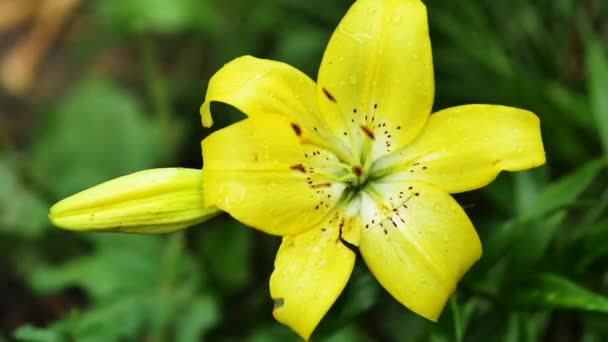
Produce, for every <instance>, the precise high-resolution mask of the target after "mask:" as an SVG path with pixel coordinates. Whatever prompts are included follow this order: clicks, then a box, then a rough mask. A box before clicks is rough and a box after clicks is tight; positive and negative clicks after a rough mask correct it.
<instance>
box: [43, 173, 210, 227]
mask: <svg viewBox="0 0 608 342" xmlns="http://www.w3.org/2000/svg"><path fill="white" fill-rule="evenodd" d="M201 183H202V179H201V171H200V170H196V169H184V168H164V169H151V170H145V171H140V172H136V173H133V174H130V175H127V176H123V177H119V178H116V179H113V180H110V181H108V182H105V183H102V184H100V185H97V186H94V187H92V188H89V189H87V190H84V191H82V192H79V193H77V194H75V195H73V196H70V197H68V198H66V199H64V200H62V201H60V202H58V203H56V204H55V205H54V206H53V207H51V209H50V212H49V218H50V220H51V222H52V223H53V224H54V225H56V226H57V227H61V228H64V229H69V230H75V231H119V232H127V233H167V232H172V231H175V230H179V229H184V228H187V227H189V226H193V225H195V224H198V223H201V222H203V221H205V220H207V219H209V218H211V217H213V216H215V215H217V214H219V213H220V211H219V210H218V209H217V208H215V207H211V208H208V207H205V206H204V203H203V188H202V185H201Z"/></svg>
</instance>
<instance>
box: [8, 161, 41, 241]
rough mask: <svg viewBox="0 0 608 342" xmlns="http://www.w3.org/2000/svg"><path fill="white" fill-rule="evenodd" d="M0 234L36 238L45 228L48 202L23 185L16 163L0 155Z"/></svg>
mask: <svg viewBox="0 0 608 342" xmlns="http://www.w3.org/2000/svg"><path fill="white" fill-rule="evenodd" d="M0 189H2V191H0V234H2V233H10V234H12V235H15V236H19V237H24V238H37V237H40V236H41V235H42V234H44V231H45V230H46V228H47V227H48V225H49V223H48V218H47V208H48V204H47V203H46V202H45V201H43V200H42V199H41V198H40V196H39V195H38V194H37V193H35V192H33V191H32V190H30V189H28V188H27V187H26V186H25V184H23V183H22V182H21V181H20V179H19V175H18V174H17V172H16V171H15V166H14V165H12V164H11V163H9V161H8V160H6V159H4V158H3V157H2V156H1V155H0Z"/></svg>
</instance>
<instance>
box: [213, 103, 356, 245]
mask: <svg viewBox="0 0 608 342" xmlns="http://www.w3.org/2000/svg"><path fill="white" fill-rule="evenodd" d="M202 145H203V186H204V188H205V203H206V204H208V205H215V206H217V207H219V208H221V209H222V210H224V211H226V212H228V213H230V214H231V215H232V216H233V217H234V218H236V219H237V220H239V221H241V222H243V223H245V224H247V225H249V226H252V227H254V228H257V229H260V230H262V231H265V232H267V233H269V234H276V235H291V234H297V233H299V232H302V231H304V230H306V229H309V228H310V227H313V226H314V225H315V224H316V223H318V222H319V221H320V220H321V219H322V218H323V217H324V215H325V214H327V213H328V212H329V211H330V210H332V209H333V208H334V206H335V204H336V203H337V202H338V201H339V200H340V197H341V195H342V192H343V190H344V185H343V184H342V183H338V182H335V181H333V180H331V179H326V178H325V176H324V175H323V174H322V173H319V172H314V168H315V166H314V165H313V164H311V162H310V160H311V158H313V157H314V158H319V159H323V160H325V159H326V158H327V159H329V158H330V157H333V156H331V155H330V154H328V153H326V152H323V151H321V149H317V150H318V151H319V153H318V154H317V153H316V152H315V156H311V155H310V154H306V155H305V152H304V149H303V147H302V146H301V145H300V144H299V142H298V140H297V137H296V134H295V133H294V131H293V129H292V127H291V125H290V123H289V121H288V120H287V119H286V118H285V117H283V116H279V115H273V114H258V115H256V116H252V117H250V118H248V119H245V120H243V121H240V122H238V123H236V124H233V125H231V126H228V127H226V128H224V129H221V130H219V131H217V132H215V133H213V134H211V135H210V136H209V137H207V138H206V139H205V140H203V143H202ZM333 158H335V157H333ZM315 165H316V164H315Z"/></svg>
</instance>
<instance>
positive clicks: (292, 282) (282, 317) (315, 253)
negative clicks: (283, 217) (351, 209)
mask: <svg viewBox="0 0 608 342" xmlns="http://www.w3.org/2000/svg"><path fill="white" fill-rule="evenodd" d="M340 222H342V221H340V220H332V221H331V223H329V221H325V222H323V224H321V225H318V226H317V227H315V228H314V229H311V230H309V231H307V232H305V233H302V234H299V235H296V236H286V237H284V238H283V242H282V243H281V247H280V248H279V252H278V253H277V258H276V261H275V265H274V267H275V269H274V272H273V273H272V276H271V277H270V295H271V297H272V298H273V300H274V303H275V307H274V310H273V312H272V313H273V316H274V317H275V319H277V320H278V321H279V322H281V323H283V324H285V325H287V326H289V327H290V328H291V329H293V330H294V331H295V332H296V333H297V334H298V335H300V336H301V337H302V338H303V339H305V340H308V338H309V337H310V335H311V334H312V332H313V330H314V329H315V327H316V326H317V324H319V322H320V321H321V319H322V318H323V316H325V314H326V313H327V311H328V310H329V308H330V307H331V306H332V304H333V303H334V302H335V301H336V299H337V298H338V296H339V295H340V293H341V292H342V290H343V289H344V286H346V283H347V282H348V278H349V277H350V274H351V272H352V270H353V266H354V264H355V254H354V253H353V252H352V251H351V250H350V249H348V247H346V246H345V245H344V244H342V242H341V241H340V238H339V234H340Z"/></svg>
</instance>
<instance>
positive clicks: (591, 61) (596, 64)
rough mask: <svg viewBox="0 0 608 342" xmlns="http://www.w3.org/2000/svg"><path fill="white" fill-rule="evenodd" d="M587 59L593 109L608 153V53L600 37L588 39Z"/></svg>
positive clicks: (605, 151)
mask: <svg viewBox="0 0 608 342" xmlns="http://www.w3.org/2000/svg"><path fill="white" fill-rule="evenodd" d="M586 43H587V44H586V49H585V57H586V58H585V61H586V66H587V88H588V89H589V94H590V101H591V109H592V111H593V115H594V117H595V121H596V127H597V130H598V134H599V136H600V140H601V142H602V146H603V147H604V153H606V154H608V96H606V94H608V54H606V52H605V50H604V46H602V44H601V41H600V39H599V37H595V36H591V37H589V38H588V39H587V42H586Z"/></svg>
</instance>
